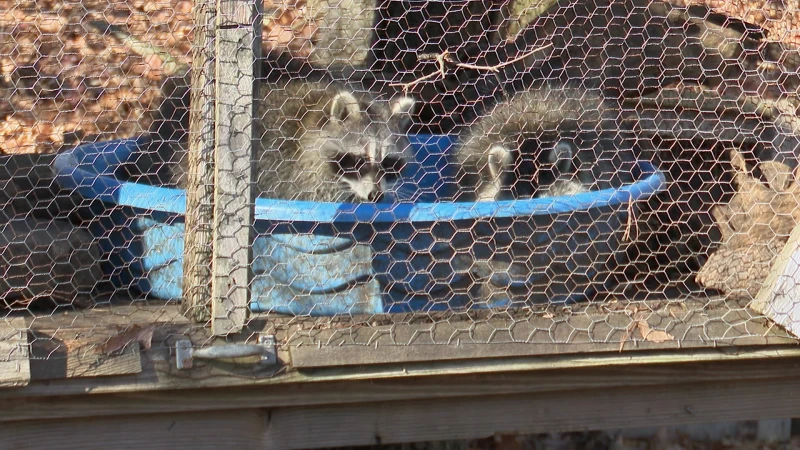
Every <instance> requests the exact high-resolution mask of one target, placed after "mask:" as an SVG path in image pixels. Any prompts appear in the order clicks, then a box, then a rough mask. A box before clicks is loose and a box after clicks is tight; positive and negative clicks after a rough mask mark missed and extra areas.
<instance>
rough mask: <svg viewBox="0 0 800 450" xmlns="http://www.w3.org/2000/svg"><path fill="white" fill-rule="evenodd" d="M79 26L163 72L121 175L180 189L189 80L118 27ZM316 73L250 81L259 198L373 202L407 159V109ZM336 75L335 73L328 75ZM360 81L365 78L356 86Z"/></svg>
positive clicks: (401, 102) (403, 102)
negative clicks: (140, 138)
mask: <svg viewBox="0 0 800 450" xmlns="http://www.w3.org/2000/svg"><path fill="white" fill-rule="evenodd" d="M89 25H90V26H91V27H92V28H94V29H95V30H98V31H101V32H103V33H109V32H110V33H111V34H112V35H113V36H115V37H116V38H118V39H120V40H122V41H123V42H126V43H127V44H128V45H129V47H130V48H131V49H132V50H133V51H135V52H137V53H139V54H142V55H143V56H145V55H151V54H156V55H158V56H160V57H161V58H162V59H164V60H166V61H168V64H166V65H167V66H169V67H170V70H169V71H168V73H167V77H166V78H165V80H164V83H163V85H162V92H163V94H164V98H163V100H162V102H161V104H160V105H159V111H158V114H157V115H156V117H155V118H154V120H153V123H152V125H151V127H150V133H149V134H150V135H151V142H150V143H149V144H148V146H147V149H146V151H145V152H143V154H142V155H140V157H139V158H138V159H137V160H136V161H134V162H132V163H131V164H127V165H124V166H123V168H122V169H121V171H120V173H119V174H118V175H120V176H121V177H124V178H127V179H134V180H140V181H144V182H147V183H150V184H158V185H162V186H176V187H180V188H185V187H186V186H185V185H186V181H187V177H186V172H187V171H188V158H187V154H188V129H189V101H190V95H189V94H190V87H191V72H190V70H189V68H188V66H186V65H185V64H181V63H178V62H176V61H175V60H174V59H173V58H171V57H170V56H169V54H168V53H167V52H165V51H163V50H162V49H159V48H157V47H155V46H153V45H152V44H149V43H144V42H141V41H139V40H138V39H136V38H134V37H133V36H131V35H130V34H129V33H127V32H126V31H124V30H122V29H121V28H120V27H117V26H112V25H109V24H107V23H105V22H103V21H93V22H91V23H89ZM341 72H342V73H341V74H340V73H339V72H337V69H336V68H331V69H329V70H325V71H323V70H316V71H313V73H308V74H306V75H307V76H305V77H303V78H302V79H301V78H298V77H292V76H290V75H287V74H278V75H277V76H275V75H274V74H270V76H269V77H264V78H262V79H259V80H258V98H257V101H256V104H257V117H256V121H255V122H256V123H255V124H254V126H255V131H256V133H257V136H259V138H260V139H259V141H258V145H257V146H256V149H255V152H256V158H257V159H258V161H256V164H257V184H258V189H259V191H260V195H261V196H263V197H269V198H279V199H287V200H309V201H328V202H344V201H348V202H354V201H379V200H381V199H382V196H383V193H384V192H385V191H386V190H387V189H388V187H389V184H390V183H391V182H392V181H393V179H394V178H395V177H397V176H398V175H399V173H400V171H401V170H402V168H403V167H404V166H405V163H406V162H407V161H408V159H409V158H411V155H410V153H409V149H410V143H409V141H408V139H407V138H406V137H405V131H407V130H408V128H409V127H410V125H411V117H412V113H413V110H414V108H415V105H416V101H415V100H414V99H413V98H411V97H408V96H400V97H397V98H394V99H387V98H385V97H384V96H383V95H381V93H377V92H373V90H372V89H366V88H364V84H365V83H359V80H356V79H355V78H357V77H355V76H354V77H353V78H354V79H353V80H352V81H343V80H345V79H349V78H350V77H348V76H347V75H348V72H347V70H346V68H343V69H342V71H341ZM337 75H342V77H338V76H337ZM363 81H365V82H367V81H369V80H363Z"/></svg>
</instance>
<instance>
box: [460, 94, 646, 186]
mask: <svg viewBox="0 0 800 450" xmlns="http://www.w3.org/2000/svg"><path fill="white" fill-rule="evenodd" d="M617 116H618V114H617V108H615V107H614V105H612V104H610V103H608V102H606V101H604V99H603V97H602V96H601V95H600V94H599V93H597V92H594V91H588V90H585V89H582V88H578V87H576V86H571V85H567V86H550V85H545V86H542V87H540V88H539V89H532V90H529V91H526V92H523V93H520V94H517V95H516V96H514V97H513V98H511V99H510V100H506V101H503V102H501V103H499V104H498V105H496V106H495V107H494V109H493V110H491V111H490V112H489V113H488V114H487V115H485V116H484V117H482V118H480V119H478V120H477V121H476V122H475V123H474V124H473V125H472V126H471V127H469V128H468V129H466V131H465V132H464V133H462V135H461V136H460V141H461V145H460V147H459V149H458V150H457V151H456V154H455V161H456V163H457V164H458V166H459V169H458V170H459V176H458V184H459V187H460V197H459V200H460V201H476V200H477V201H487V200H500V199H508V198H512V197H551V196H559V195H571V194H576V193H579V192H585V191H588V190H593V189H603V188H608V187H611V186H612V185H613V184H617V183H620V182H630V181H632V180H633V177H632V176H631V174H630V170H631V168H632V165H633V163H634V162H635V157H634V156H633V151H634V150H633V148H634V146H635V142H634V141H631V140H628V141H627V142H626V138H632V135H631V134H630V133H626V132H624V131H621V130H620V129H619V127H618V126H616V125H615V124H614V121H615V119H616V118H617ZM559 145H566V146H569V147H571V148H572V152H574V154H571V155H568V157H567V159H566V160H564V161H561V160H558V161H557V160H556V159H553V158H554V156H555V155H556V154H557V153H558V152H557V150H556V149H557V148H559V147H557V146H559ZM499 161H502V163H500V164H498V162H499ZM554 169H558V170H554Z"/></svg>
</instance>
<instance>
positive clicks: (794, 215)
mask: <svg viewBox="0 0 800 450" xmlns="http://www.w3.org/2000/svg"><path fill="white" fill-rule="evenodd" d="M732 160H733V164H734V167H735V168H736V170H737V172H736V176H735V179H734V183H735V185H736V187H737V193H736V195H734V197H733V199H732V200H731V201H730V203H729V204H727V205H719V206H716V207H715V208H714V209H713V210H712V213H713V214H714V217H715V220H716V222H717V225H718V226H719V228H720V231H721V233H722V245H721V246H720V248H719V249H718V250H717V251H716V252H715V253H713V254H712V255H711V256H710V257H709V259H708V261H707V262H706V263H705V265H704V266H703V267H702V268H701V269H700V271H698V273H697V275H696V280H697V282H698V283H699V284H700V285H702V286H704V287H706V288H709V289H715V290H719V291H721V292H723V293H725V294H727V295H728V296H730V297H742V298H747V297H749V298H753V297H754V296H755V295H756V294H758V291H759V289H760V288H761V285H762V284H763V282H764V280H765V279H766V277H767V274H768V273H769V271H770V268H771V267H772V264H773V262H774V260H775V258H777V256H778V255H779V254H780V252H781V250H782V249H783V247H784V245H786V242H787V241H788V239H789V235H790V234H791V232H792V229H793V228H794V227H795V224H797V223H798V222H799V221H800V207H799V206H800V186H798V184H797V181H796V176H797V173H792V171H791V170H790V169H789V168H788V167H787V166H784V165H782V164H779V163H774V162H766V163H762V164H761V170H762V172H763V174H764V175H765V177H766V179H767V183H766V184H764V183H762V182H760V181H759V180H757V179H756V178H755V177H754V176H753V175H752V174H751V173H749V172H748V170H747V168H746V166H745V163H744V160H743V159H742V157H741V155H739V154H738V153H736V152H734V153H733V156H732Z"/></svg>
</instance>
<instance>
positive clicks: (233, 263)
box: [211, 0, 262, 335]
mask: <svg viewBox="0 0 800 450" xmlns="http://www.w3.org/2000/svg"><path fill="white" fill-rule="evenodd" d="M218 1H219V3H218V6H219V9H218V14H219V15H218V24H217V43H216V44H217V90H216V95H217V104H216V107H217V121H216V123H217V128H216V152H215V157H214V160H215V171H214V173H215V178H214V249H213V259H212V270H213V273H214V274H213V277H214V278H213V280H212V284H211V285H212V288H211V290H212V303H211V331H212V333H213V334H215V335H221V334H229V333H238V332H239V331H240V330H241V329H242V327H244V322H245V320H246V318H247V311H248V306H249V304H250V282H251V280H252V278H253V274H252V270H251V262H252V243H253V234H254V233H253V220H254V216H255V211H254V210H255V193H254V189H253V186H254V185H255V183H254V181H255V180H254V171H253V166H254V165H253V161H255V158H254V152H253V147H254V144H255V141H254V138H255V136H254V133H253V117H254V114H255V102H254V99H255V98H256V83H255V79H256V75H257V71H258V66H257V65H258V61H259V58H256V55H260V53H261V5H262V3H261V1H260V0H218Z"/></svg>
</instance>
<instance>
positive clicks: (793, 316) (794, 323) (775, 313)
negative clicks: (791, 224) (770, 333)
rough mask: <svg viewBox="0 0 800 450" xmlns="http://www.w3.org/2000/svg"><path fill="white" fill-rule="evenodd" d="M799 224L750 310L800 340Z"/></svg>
mask: <svg viewBox="0 0 800 450" xmlns="http://www.w3.org/2000/svg"><path fill="white" fill-rule="evenodd" d="M799 302H800V225H798V226H796V227H795V228H794V230H792V234H791V235H789V241H788V242H787V243H786V245H785V246H784V248H783V251H781V254H780V255H778V258H777V259H776V260H775V262H774V263H773V265H772V269H771V270H770V272H769V275H767V279H766V280H764V286H763V287H762V288H761V290H760V291H759V292H758V295H757V296H756V298H755V300H753V302H752V303H751V305H750V307H751V308H752V309H753V310H754V311H756V312H757V313H759V314H763V315H765V316H767V317H768V318H769V319H770V320H773V321H775V323H777V324H778V325H781V326H782V327H784V328H785V329H786V330H787V331H789V332H790V333H792V334H793V335H794V336H796V337H800V308H797V307H796V306H797V304H798V303H799Z"/></svg>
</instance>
